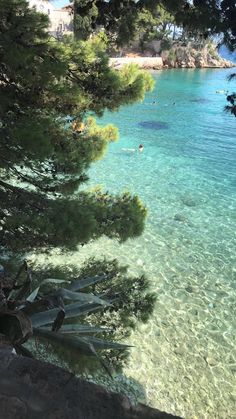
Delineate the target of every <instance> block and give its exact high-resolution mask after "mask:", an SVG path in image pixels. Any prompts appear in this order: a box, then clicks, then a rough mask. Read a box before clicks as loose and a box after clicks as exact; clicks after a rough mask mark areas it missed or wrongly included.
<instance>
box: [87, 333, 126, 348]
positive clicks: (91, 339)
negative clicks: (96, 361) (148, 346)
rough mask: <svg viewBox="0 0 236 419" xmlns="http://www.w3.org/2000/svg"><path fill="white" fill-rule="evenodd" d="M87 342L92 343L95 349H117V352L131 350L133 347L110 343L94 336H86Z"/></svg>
mask: <svg viewBox="0 0 236 419" xmlns="http://www.w3.org/2000/svg"><path fill="white" fill-rule="evenodd" d="M84 339H85V340H86V341H87V342H89V343H91V344H92V345H93V346H94V348H95V349H99V350H101V349H117V350H119V351H120V350H125V349H128V348H131V347H132V346H131V345H125V344H122V343H117V342H110V341H108V340H105V339H98V338H95V337H93V336H86V337H85V338H84Z"/></svg>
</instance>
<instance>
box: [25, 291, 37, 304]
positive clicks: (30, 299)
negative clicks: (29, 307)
mask: <svg viewBox="0 0 236 419" xmlns="http://www.w3.org/2000/svg"><path fill="white" fill-rule="evenodd" d="M39 288H40V287H38V288H35V289H34V291H33V292H31V294H30V295H29V296H28V297H27V298H26V301H28V302H29V303H33V301H34V300H35V298H36V297H37V295H38V292H39Z"/></svg>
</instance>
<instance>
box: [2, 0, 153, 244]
mask: <svg viewBox="0 0 236 419" xmlns="http://www.w3.org/2000/svg"><path fill="white" fill-rule="evenodd" d="M0 22H1V23H0V62H1V63H0V98H1V100H0V138H1V141H0V171H1V180H0V199H1V211H0V219H1V221H0V222H1V227H0V242H1V245H2V246H5V247H6V248H11V249H19V248H21V249H26V248H30V247H32V246H36V247H37V246H65V247H69V248H75V246H76V245H77V244H78V243H84V242H86V241H88V240H89V239H91V238H97V237H99V236H101V235H102V234H107V235H108V236H109V237H117V238H118V239H120V240H125V239H127V238H128V237H132V236H136V235H139V234H140V233H141V232H142V230H143V226H144V218H145V214H146V209H145V208H144V207H143V205H142V204H141V202H140V201H139V199H138V198H137V197H136V196H130V195H129V194H128V193H125V194H123V195H121V196H114V197H113V196H110V195H109V194H108V193H106V192H102V191H97V192H95V193H85V192H83V193H82V192H81V193H79V192H78V188H79V186H80V184H81V183H82V182H84V181H85V180H86V179H87V176H86V174H85V170H86V169H87V168H88V167H89V165H90V164H91V163H92V162H93V161H95V160H97V159H99V158H101V157H102V156H103V154H104V152H105V150H106V147H107V145H108V144H109V142H110V141H115V140H116V139H117V136H118V133H117V129H116V128H115V127H113V126H112V125H107V126H105V127H101V126H99V125H97V124H96V121H95V119H94V118H92V117H91V114H92V113H93V114H94V115H102V113H103V111H104V110H105V109H109V110H112V111H114V110H117V109H118V108H119V106H120V105H122V104H128V103H132V102H133V101H136V100H141V99H143V97H144V94H145V92H146V91H147V90H149V89H150V88H151V87H152V84H153V81H152V79H151V76H150V75H148V74H145V73H144V72H142V71H139V70H138V68H136V67H135V66H132V67H131V68H129V69H128V68H124V69H123V71H121V72H116V71H114V70H112V69H111V68H109V65H108V57H107V55H106V53H105V49H106V44H105V41H102V40H101V39H100V38H99V37H93V38H91V39H90V40H88V41H78V42H69V41H67V42H58V41H53V40H52V39H51V38H50V37H49V35H48V33H47V31H46V29H47V25H48V20H47V17H46V16H44V15H41V14H38V13H36V12H35V10H30V9H29V8H28V6H27V3H26V1H25V0H0Z"/></svg>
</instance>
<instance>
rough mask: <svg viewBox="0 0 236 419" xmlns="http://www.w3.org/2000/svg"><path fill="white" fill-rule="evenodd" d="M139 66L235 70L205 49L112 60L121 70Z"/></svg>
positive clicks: (155, 68) (116, 67)
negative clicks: (128, 66) (125, 66)
mask: <svg viewBox="0 0 236 419" xmlns="http://www.w3.org/2000/svg"><path fill="white" fill-rule="evenodd" d="M132 63H133V64H137V65H138V66H139V67H140V68H141V69H144V70H162V69H168V68H233V67H236V64H234V63H233V62H231V61H228V60H225V59H224V58H222V57H220V56H219V55H218V54H215V55H211V54H209V52H208V51H207V50H206V49H204V50H202V51H199V50H195V49H193V48H191V49H190V48H183V47H178V48H176V49H173V50H171V51H162V53H161V56H158V57H148V56H146V57H144V56H141V55H138V54H133V56H132V55H128V56H125V57H115V58H110V65H111V66H112V67H113V68H115V69H117V70H120V69H121V68H122V67H123V66H124V65H126V64H132Z"/></svg>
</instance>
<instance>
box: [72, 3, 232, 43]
mask: <svg viewBox="0 0 236 419" xmlns="http://www.w3.org/2000/svg"><path fill="white" fill-rule="evenodd" d="M74 7H75V16H77V18H75V24H76V22H78V25H76V31H77V32H79V34H80V36H81V31H82V32H83V36H84V37H86V36H88V35H89V34H90V33H92V32H93V31H95V30H96V29H97V28H99V27H102V28H104V30H105V31H106V33H107V34H108V36H109V38H110V39H112V41H113V42H115V43H117V44H118V45H127V44H128V43H129V41H130V40H132V39H133V38H134V36H135V33H136V30H137V23H138V21H139V19H141V20H140V23H141V25H142V24H143V25H145V28H146V29H147V30H148V31H149V29H150V27H152V21H153V19H155V17H156V11H157V9H158V8H159V10H161V11H162V12H161V13H162V15H160V20H161V19H162V20H163V22H165V16H166V15H168V14H169V15H171V16H172V18H173V20H174V22H175V24H176V25H177V26H178V27H183V28H184V29H185V30H187V31H188V32H195V31H196V30H197V31H198V33H199V35H201V37H202V38H203V39H206V38H207V37H208V36H209V35H210V34H214V35H215V34H220V35H221V37H222V41H223V42H224V43H225V44H227V46H228V47H229V48H231V50H234V49H235V47H236V11H235V1H234V0H227V1H225V0H223V1H218V0H212V1H209V0H194V1H192V0H178V1H176V0H161V1H158V2H157V1H156V0H127V1H122V0H110V1H106V0H75V1H74ZM80 28H82V29H81V30H80ZM83 28H85V30H84V31H83Z"/></svg>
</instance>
